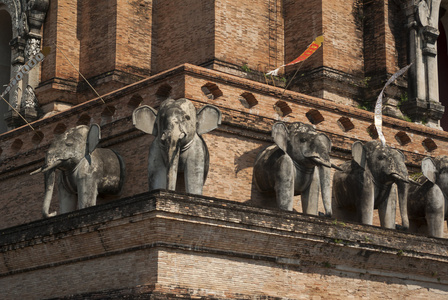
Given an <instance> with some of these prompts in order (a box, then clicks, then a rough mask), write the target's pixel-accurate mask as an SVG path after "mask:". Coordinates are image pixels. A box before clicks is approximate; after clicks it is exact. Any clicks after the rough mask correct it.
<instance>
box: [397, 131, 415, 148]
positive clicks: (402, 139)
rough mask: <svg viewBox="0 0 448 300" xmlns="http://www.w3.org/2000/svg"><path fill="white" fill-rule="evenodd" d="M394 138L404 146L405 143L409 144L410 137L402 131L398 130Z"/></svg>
mask: <svg viewBox="0 0 448 300" xmlns="http://www.w3.org/2000/svg"><path fill="white" fill-rule="evenodd" d="M395 139H396V140H397V142H398V143H400V145H402V146H405V145H407V144H409V143H410V142H411V138H410V137H409V135H408V134H407V133H406V132H404V131H400V132H398V133H397V134H396V135H395Z"/></svg>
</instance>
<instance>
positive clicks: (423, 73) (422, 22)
mask: <svg viewBox="0 0 448 300" xmlns="http://www.w3.org/2000/svg"><path fill="white" fill-rule="evenodd" d="M440 2H441V0H418V1H407V3H406V4H405V5H404V7H405V10H406V15H407V20H408V21H407V27H408V29H409V43H408V45H409V49H408V57H409V62H412V63H413V65H412V66H411V68H410V71H409V76H408V85H409V88H408V90H409V95H408V97H409V100H408V101H406V102H405V103H404V104H403V105H402V109H403V110H404V111H405V112H406V114H407V115H409V116H410V117H412V118H413V119H415V120H420V121H427V122H428V125H429V126H431V127H437V128H439V120H440V119H441V118H442V115H443V112H444V108H443V106H442V105H441V104H440V103H439V84H438V70H437V57H436V55H437V47H436V41H437V37H438V36H439V30H438V21H439V8H440Z"/></svg>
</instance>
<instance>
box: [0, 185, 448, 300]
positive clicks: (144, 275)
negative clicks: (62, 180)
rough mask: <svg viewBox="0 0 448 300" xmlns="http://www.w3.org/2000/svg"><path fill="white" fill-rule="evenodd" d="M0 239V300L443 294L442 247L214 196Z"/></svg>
mask: <svg viewBox="0 0 448 300" xmlns="http://www.w3.org/2000/svg"><path fill="white" fill-rule="evenodd" d="M1 233H2V240H1V241H0V249H1V251H0V258H1V259H0V287H1V289H2V297H3V299H17V298H28V297H30V298H39V299H42V298H53V299H54V298H56V299H59V298H63V297H67V296H69V295H70V297H71V298H72V299H98V298H108V299H122V298H127V297H138V296H140V297H149V296H150V295H152V297H153V298H155V299H176V298H177V299H178V298H180V297H198V298H199V297H204V298H205V299H208V298H212V299H253V298H267V299H278V298H288V299H300V298H303V297H309V298H311V297H317V296H320V297H323V298H331V299H347V298H350V297H356V298H357V297H359V298H387V297H392V298H430V297H432V298H436V299H439V298H444V297H446V296H447V293H448V291H447V284H448V279H447V278H448V277H447V276H448V274H447V268H446V267H447V264H448V262H447V258H446V246H447V241H446V240H440V239H432V238H427V237H423V236H416V235H411V234H406V233H402V232H399V231H395V230H384V229H380V228H375V227H371V226H362V225H354V224H345V223H342V222H340V221H334V220H331V219H325V218H318V217H312V216H304V215H301V214H296V213H285V212H280V211H275V210H267V209H262V208H256V207H251V206H246V205H243V204H239V203H235V202H231V201H225V200H221V199H217V198H212V197H204V196H192V195H183V194H178V193H169V192H164V191H159V192H154V193H145V194H141V195H137V196H135V197H132V198H128V199H123V200H120V201H117V202H115V203H110V204H107V205H104V206H97V207H92V208H88V209H85V210H82V211H78V212H73V213H70V214H68V215H65V216H57V217H54V218H51V219H48V220H42V221H38V222H33V223H31V224H25V225H23V226H18V227H15V228H10V229H6V230H2V231H1ZM24 286H26V288H24Z"/></svg>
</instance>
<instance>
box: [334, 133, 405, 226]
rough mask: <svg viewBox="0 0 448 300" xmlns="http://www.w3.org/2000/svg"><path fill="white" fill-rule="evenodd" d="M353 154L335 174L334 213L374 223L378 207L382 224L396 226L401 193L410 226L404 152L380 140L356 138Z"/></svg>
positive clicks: (402, 205)
mask: <svg viewBox="0 0 448 300" xmlns="http://www.w3.org/2000/svg"><path fill="white" fill-rule="evenodd" d="M352 156H353V158H352V160H351V161H347V162H345V163H344V164H343V165H342V166H341V169H342V170H340V171H336V172H335V174H334V177H333V210H334V216H335V217H337V218H341V219H348V220H351V221H357V222H359V223H362V224H367V225H372V222H373V210H374V209H378V213H379V217H380V223H381V226H382V227H385V228H395V214H396V201H397V195H398V202H399V206H400V213H401V218H402V226H403V227H404V228H408V227H409V220H408V214H407V195H408V189H409V182H410V180H409V179H408V171H407V168H406V165H405V157H404V155H403V153H402V152H401V151H399V150H396V149H392V148H391V147H389V146H387V145H385V146H383V145H382V143H381V142H379V141H370V142H367V143H365V144H364V145H363V144H362V143H361V142H360V141H356V142H355V143H353V145H352Z"/></svg>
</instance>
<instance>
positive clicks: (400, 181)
mask: <svg viewBox="0 0 448 300" xmlns="http://www.w3.org/2000/svg"><path fill="white" fill-rule="evenodd" d="M392 178H393V179H394V181H395V183H396V184H397V194H398V205H399V206H400V214H401V222H402V226H403V228H404V229H408V228H409V217H408V190H409V183H413V180H410V179H408V178H405V177H404V176H401V175H399V174H396V173H394V174H392Z"/></svg>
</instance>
